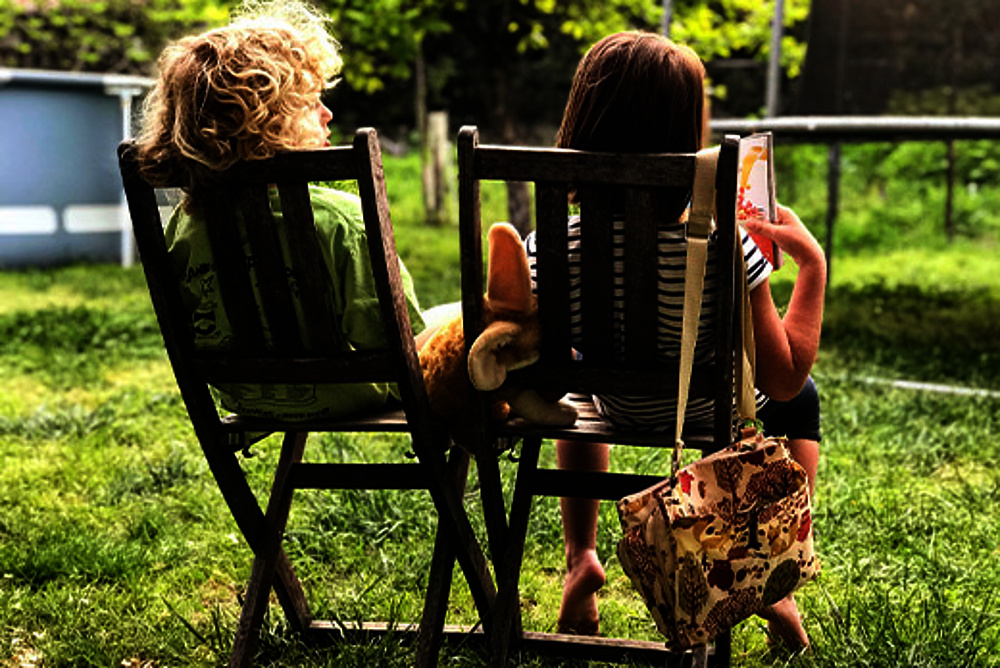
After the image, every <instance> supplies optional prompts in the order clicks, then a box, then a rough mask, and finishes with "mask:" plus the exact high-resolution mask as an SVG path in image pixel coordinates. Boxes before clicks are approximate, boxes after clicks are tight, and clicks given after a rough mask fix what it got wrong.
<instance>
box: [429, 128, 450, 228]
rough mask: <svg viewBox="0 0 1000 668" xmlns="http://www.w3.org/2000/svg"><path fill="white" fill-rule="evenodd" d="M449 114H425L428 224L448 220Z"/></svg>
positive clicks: (436, 223) (441, 222)
mask: <svg viewBox="0 0 1000 668" xmlns="http://www.w3.org/2000/svg"><path fill="white" fill-rule="evenodd" d="M449 155H450V153H449V150H448V112H446V111H432V112H431V113H429V114H428V115H427V161H426V162H425V163H424V175H423V176H424V178H423V181H424V208H425V210H426V220H427V224H428V225H441V224H443V223H445V222H447V221H448V219H449V217H450V216H449V215H448V161H449Z"/></svg>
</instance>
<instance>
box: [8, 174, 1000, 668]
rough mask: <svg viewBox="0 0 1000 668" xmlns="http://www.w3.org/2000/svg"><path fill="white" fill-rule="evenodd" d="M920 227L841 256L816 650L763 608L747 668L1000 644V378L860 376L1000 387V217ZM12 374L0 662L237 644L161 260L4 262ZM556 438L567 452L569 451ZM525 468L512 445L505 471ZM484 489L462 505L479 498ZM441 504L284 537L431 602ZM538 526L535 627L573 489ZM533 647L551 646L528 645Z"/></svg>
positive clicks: (322, 453)
mask: <svg viewBox="0 0 1000 668" xmlns="http://www.w3.org/2000/svg"><path fill="white" fill-rule="evenodd" d="M387 169H389V179H390V195H391V196H392V197H393V215H394V220H395V223H396V226H397V230H398V231H397V235H398V242H399V248H400V252H401V254H402V256H403V258H404V260H405V262H406V264H407V266H408V267H409V269H410V271H411V273H412V274H413V276H414V280H415V282H416V287H417V291H418V294H419V295H420V297H421V300H422V302H423V304H424V305H425V306H430V305H433V304H437V303H441V302H445V301H450V300H454V299H457V297H458V283H457V281H458V266H457V258H458V249H457V240H456V234H457V229H456V227H455V226H454V225H451V226H445V227H443V228H436V229H430V228H426V227H424V226H423V225H421V223H420V220H419V213H418V211H419V207H418V205H417V204H416V202H418V201H419V200H418V199H416V195H415V194H414V193H413V192H412V191H409V190H407V188H406V184H410V183H413V182H414V181H412V180H411V179H412V178H413V175H414V173H415V172H413V170H414V169H415V163H414V161H413V160H412V158H402V159H397V158H392V159H388V160H387ZM407 170H409V171H407ZM800 189H801V190H804V188H800ZM490 196H491V197H493V198H494V201H493V203H492V204H491V207H492V208H491V210H490V213H488V214H487V215H486V216H484V219H485V220H494V219H500V218H503V217H504V216H503V213H502V210H503V209H502V193H495V194H493V195H490ZM984 196H985V195H984ZM791 203H792V204H793V205H795V206H796V207H800V205H799V203H798V202H796V201H794V200H793V201H791ZM802 206H803V207H805V208H806V209H808V203H803V204H802ZM852 206H853V207H854V208H860V206H861V204H854V205H852ZM800 208H801V207H800ZM994 222H995V221H994ZM860 224H861V223H858V222H857V221H856V220H854V219H850V218H847V219H845V221H844V226H845V228H852V227H855V226H858V225H860ZM924 237H926V238H927V240H926V241H925V242H921V243H919V244H918V243H911V244H895V243H890V242H889V241H886V242H885V243H884V244H883V243H882V242H879V244H878V245H876V246H874V247H868V248H866V249H865V250H864V251H863V252H862V251H861V250H860V249H854V248H850V247H848V248H846V249H845V250H844V252H842V253H840V254H839V255H837V256H836V257H835V260H834V264H833V267H834V273H833V276H834V280H833V283H832V284H831V286H830V289H829V293H828V299H827V310H826V318H825V325H824V336H823V345H822V350H821V355H820V359H819V361H818V363H817V365H816V367H815V370H814V371H815V377H816V379H817V382H818V385H819V388H820V393H821V399H822V401H823V419H824V422H823V427H824V433H825V438H824V441H823V446H822V459H821V464H820V471H819V476H818V488H817V501H816V518H815V520H816V521H815V527H816V538H817V547H818V550H819V553H820V555H821V557H822V561H823V572H822V575H821V576H820V578H819V579H818V581H816V582H815V583H813V584H811V585H809V586H807V587H806V588H805V589H803V590H802V591H801V592H800V593H799V594H798V595H797V599H798V600H799V602H800V606H801V608H802V610H803V612H804V615H805V624H806V627H807V630H808V631H809V633H810V635H811V637H812V638H813V641H814V642H813V651H812V653H811V654H810V655H809V656H806V657H799V658H796V659H792V660H787V659H786V658H783V657H774V656H771V655H770V654H769V653H768V649H767V646H766V643H765V636H764V631H763V628H762V624H761V623H760V622H759V621H757V620H749V621H747V622H745V623H743V624H741V625H740V626H739V627H738V628H737V629H736V631H735V633H734V640H735V645H734V647H735V653H736V665H738V666H750V667H757V666H772V665H776V666H783V665H795V666H817V667H824V668H826V667H841V666H842V667H848V666H851V667H854V666H873V667H881V666H887V667H888V666H928V667H930V666H955V667H958V666H995V665H998V664H1000V659H997V657H1000V635H998V633H1000V604H998V594H1000V591H998V587H1000V559H998V558H997V552H998V547H997V546H998V545H1000V520H998V519H997V518H1000V448H998V447H997V445H996V434H997V433H998V431H1000V417H998V416H1000V399H998V398H996V397H995V396H992V397H991V396H978V397H977V396H966V395H957V394H945V393H929V392H919V391H913V390H902V389H896V388H893V387H890V386H887V385H882V384H878V383H872V382H868V381H862V380H859V379H862V378H886V379H906V380H915V381H924V382H936V383H951V384H956V385H960V386H963V387H977V388H984V389H989V390H993V391H1000V343H998V341H1000V332H998V329H1000V276H998V275H997V274H998V272H997V271H996V267H997V263H996V247H995V245H994V242H993V241H992V237H991V236H990V233H988V232H987V233H984V234H983V235H981V236H979V237H976V238H973V239H964V238H963V239H960V240H958V241H956V242H955V243H954V244H951V245H947V244H944V243H940V242H939V241H935V240H933V239H930V235H929V233H928V235H924ZM793 276H794V266H788V267H787V268H786V269H783V270H781V272H779V273H778V274H777V275H776V276H775V277H774V286H775V289H774V291H775V294H776V295H777V298H778V300H779V301H784V300H787V298H788V294H789V291H790V286H791V280H792V278H793ZM0 378H2V379H3V380H2V385H0V665H4V666H28V665H45V666H214V665H219V664H220V663H223V662H224V660H225V656H226V653H227V652H228V647H229V644H230V642H231V638H232V634H233V631H234V629H235V626H236V618H237V615H238V610H239V607H238V601H239V596H240V592H241V590H242V587H243V586H244V584H245V578H246V577H247V575H248V572H249V565H250V551H249V549H248V548H247V546H246V545H245V543H244V541H243V539H242V538H241V537H240V534H239V531H238V529H237V528H236V526H235V523H234V522H233V521H232V519H231V518H230V517H229V515H228V512H227V511H226V510H225V507H224V504H223V503H222V500H221V498H220V496H219V494H218V492H217V491H216V489H215V486H214V483H213V482H212V479H211V476H210V474H209V472H208V470H207V467H206V465H205V463H204V461H203V459H202V457H201V453H200V450H199V448H198V445H197V443H196V441H195V440H194V438H193V435H192V433H191V429H190V426H189V424H188V421H187V418H186V415H185V412H184V408H183V405H182V403H181V401H180V398H179V396H178V394H177V392H176V388H175V386H174V382H173V378H172V375H171V372H170V369H169V366H168V364H167V361H166V356H165V354H164V353H163V351H162V345H161V342H160V340H159V334H158V331H157V329H156V323H155V320H154V318H153V315H152V311H151V308H150V306H149V303H148V298H147V296H146V292H145V285H144V282H143V279H142V276H141V272H140V271H139V270H138V269H129V270H122V269H120V268H118V267H113V266H87V267H69V268H62V269H52V270H45V271H30V272H4V273H0ZM408 447H409V446H408V444H407V442H406V441H405V440H402V439H399V438H396V437H391V438H389V437H384V436H378V435H372V436H363V437H356V438H355V437H345V436H335V435H325V436H322V437H316V438H314V439H313V440H312V441H311V442H310V444H309V448H308V449H307V453H308V455H309V456H310V457H311V458H313V459H318V460H321V461H342V460H354V459H360V458H362V457H376V458H380V459H388V458H395V457H399V456H401V455H403V454H405V453H406V452H407V451H408ZM254 452H255V453H256V456H255V457H254V458H252V459H249V460H247V462H246V464H247V470H248V479H249V481H250V483H251V485H252V487H253V488H254V489H255V490H258V491H259V492H263V491H265V490H266V489H267V486H268V479H267V475H268V471H269V467H271V466H273V464H274V460H275V458H276V457H277V447H276V444H275V443H273V442H265V443H263V444H261V445H258V446H255V447H254ZM543 456H544V457H545V458H546V459H547V460H548V461H551V459H552V458H553V453H552V452H551V450H550V449H547V450H546V451H545V452H544V453H543ZM613 465H614V467H615V468H618V469H623V470H624V469H630V468H634V469H638V470H641V471H646V472H662V471H664V470H665V468H666V466H667V465H668V464H667V461H666V457H665V456H664V453H659V452H650V451H648V450H647V451H641V452H633V451H630V450H629V449H627V448H616V449H615V452H614V455H613ZM513 466H514V465H513V464H512V463H510V462H507V461H506V460H504V463H503V469H504V472H505V475H507V476H508V482H509V476H510V474H511V473H512V471H513ZM472 484H473V487H472V488H471V489H470V495H469V497H468V499H467V506H468V508H469V512H470V514H471V515H472V516H473V517H476V513H477V512H478V509H479V505H478V499H477V498H476V492H477V489H476V487H475V479H474V478H473V480H472ZM432 516H433V513H432V506H431V503H430V500H429V499H428V498H426V495H419V494H418V495H413V496H408V495H403V496H399V495H396V494H392V493H375V494H363V493H357V492H338V493H321V492H315V493H302V494H300V495H298V496H297V500H296V504H295V507H294V510H293V513H292V517H291V520H290V524H289V531H288V542H287V550H288V552H289V554H290V556H291V558H292V559H293V561H294V562H295V563H296V564H297V567H298V568H299V574H300V577H302V579H303V580H304V581H305V583H306V587H307V591H308V592H309V595H310V603H311V605H312V606H313V607H314V608H315V609H316V611H317V613H318V614H319V615H322V616H331V617H334V618H336V619H340V620H344V621H352V620H357V619H362V618H381V619H390V620H396V621H399V622H407V621H410V620H414V619H416V618H417V617H418V615H419V611H420V606H421V593H422V587H423V584H424V580H425V577H426V575H425V574H426V571H427V566H428V563H429V562H428V560H429V555H430V548H431V544H432V540H431V539H432V535H433V526H434V525H433V519H432ZM480 531H481V528H480ZM619 535H620V533H619V530H618V525H617V517H616V514H615V510H614V508H613V505H612V504H605V505H604V506H603V507H602V517H601V523H600V529H599V539H598V550H599V553H600V555H601V558H602V560H603V561H604V562H605V565H606V567H607V570H608V585H607V586H606V587H605V588H604V590H603V591H602V593H601V601H600V605H601V611H602V624H603V628H604V631H605V633H606V634H608V635H617V634H628V635H631V636H632V637H638V638H647V639H656V637H657V636H656V632H655V628H654V626H653V623H652V621H651V619H650V617H649V615H648V613H647V612H646V611H645V609H644V607H643V605H642V603H641V601H640V600H639V598H638V596H637V595H636V593H635V592H634V591H633V590H632V588H631V587H630V585H629V583H628V581H627V579H626V577H625V575H624V573H623V572H622V570H621V568H620V566H619V565H618V563H617V560H616V557H615V548H616V545H617V541H618V538H619ZM529 544H530V547H529V551H528V554H527V557H526V562H525V567H524V569H523V573H524V575H523V579H522V605H523V611H524V622H525V626H526V627H527V628H529V629H536V630H549V629H552V628H554V626H555V618H556V612H557V609H558V603H559V595H560V583H561V579H562V574H563V564H562V539H561V533H560V525H559V515H558V506H557V502H556V501H555V500H543V501H539V502H538V503H537V504H536V505H535V506H534V508H533V516H532V524H531V527H530V541H529ZM472 610H473V606H472V603H471V600H470V596H469V594H468V592H467V590H466V588H465V587H464V585H463V583H462V581H461V579H460V578H459V577H458V576H456V579H455V587H454V592H453V595H452V599H451V607H450V610H449V622H454V623H473V622H474V621H475V615H474V613H473V611H472ZM265 627H266V630H265V633H264V636H263V640H262V643H261V647H260V654H259V657H258V665H261V666H375V665H379V666H382V665H385V666H406V665H410V663H411V662H412V654H411V650H410V649H409V648H405V647H402V646H401V645H400V643H399V642H398V637H396V636H390V637H389V638H387V639H386V640H384V641H381V642H378V643H375V644H373V645H369V646H362V647H343V648H334V649H318V648H313V647H308V646H305V645H303V644H302V643H301V642H299V640H298V639H297V638H296V636H295V635H294V634H293V633H291V632H290V631H289V630H288V628H287V627H286V625H285V623H284V620H283V619H282V616H281V613H280V609H279V608H277V607H272V610H271V612H270V614H269V616H268V618H267V620H266V623H265ZM481 662H482V657H480V656H478V655H477V654H476V653H475V652H473V651H472V650H470V649H467V648H461V649H458V650H453V651H449V652H448V653H447V655H446V656H443V657H442V665H449V666H477V665H480V664H481ZM521 665H537V666H548V665H553V663H551V662H544V661H541V660H538V659H532V658H528V657H524V658H523V661H522V662H521Z"/></svg>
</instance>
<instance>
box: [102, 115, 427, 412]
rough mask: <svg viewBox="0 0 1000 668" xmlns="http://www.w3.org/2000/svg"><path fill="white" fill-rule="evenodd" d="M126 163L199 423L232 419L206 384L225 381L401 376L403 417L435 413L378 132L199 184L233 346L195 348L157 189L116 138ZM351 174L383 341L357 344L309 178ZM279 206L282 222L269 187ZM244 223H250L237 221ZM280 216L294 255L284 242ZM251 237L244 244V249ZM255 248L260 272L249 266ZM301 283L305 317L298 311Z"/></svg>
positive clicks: (141, 241) (136, 226) (148, 268)
mask: <svg viewBox="0 0 1000 668" xmlns="http://www.w3.org/2000/svg"><path fill="white" fill-rule="evenodd" d="M118 153H119V163H120V169H121V174H122V180H123V184H124V188H125V194H126V198H127V200H128V207H129V213H130V215H131V218H132V227H133V231H134V233H135V238H136V246H137V248H138V250H139V255H140V258H141V260H142V265H143V269H144V271H145V274H146V280H147V283H148V285H149V290H150V295H151V297H152V301H153V306H154V309H155V311H156V316H157V319H158V321H159V324H160V328H161V331H162V333H163V338H164V342H165V344H166V348H167V352H168V355H169V357H170V361H171V364H172V366H173V368H174V373H175V375H176V377H177V382H178V385H179V387H180V390H181V394H182V396H183V398H184V401H185V403H186V405H187V407H188V411H189V413H191V416H192V419H193V421H194V422H195V427H196V429H198V428H199V427H200V428H203V429H217V428H222V429H226V422H225V421H224V420H220V417H219V414H218V412H217V410H216V408H215V404H214V402H213V400H212V397H211V394H210V391H209V389H208V386H210V385H211V386H219V385H220V384H228V383H260V384H272V383H273V384H298V383H309V384H311V383H353V382H395V383H397V384H398V387H399V391H400V395H401V398H402V401H403V407H404V409H405V411H406V414H407V417H408V418H410V419H413V420H423V419H427V418H426V416H427V415H429V412H428V411H426V410H422V409H423V408H424V407H425V405H426V392H425V391H424V386H423V378H422V376H421V374H420V365H419V362H418V360H417V352H416V348H415V345H414V341H413V334H412V330H411V327H410V320H409V313H408V311H407V306H406V301H405V297H404V293H403V288H402V282H401V278H400V269H399V267H400V263H399V259H398V257H397V255H396V247H395V239H394V236H393V231H392V222H391V220H390V217H389V206H388V201H387V198H386V189H385V180H384V173H383V168H382V157H381V151H380V149H379V144H378V138H377V135H376V133H375V131H374V130H372V129H370V128H363V129H361V130H358V132H357V134H356V136H355V139H354V142H353V145H351V146H338V147H332V148H323V149H316V150H307V151H296V152H290V153H284V154H279V155H277V156H275V157H274V158H272V159H269V160H259V161H249V162H245V163H241V164H237V165H235V166H233V167H232V168H230V169H229V170H227V171H225V172H223V173H220V174H218V175H217V177H215V178H214V180H213V184H212V185H211V186H210V189H208V190H205V191H204V192H202V191H199V198H200V201H203V202H205V209H206V217H207V221H208V225H207V229H208V231H209V242H210V245H211V248H212V256H213V262H214V263H215V265H216V274H217V276H218V282H219V286H218V287H219V292H220V294H221V295H222V303H223V304H224V308H225V310H226V316H227V318H229V320H230V322H231V324H232V330H233V339H234V342H233V346H232V348H231V349H227V350H224V351H223V350H211V351H206V350H199V349H197V348H196V346H195V338H194V329H193V326H192V316H191V313H190V312H189V311H188V310H187V309H186V308H185V306H184V304H183V302H182V296H181V290H180V287H181V285H180V277H178V276H176V275H175V270H174V269H173V267H172V265H171V263H170V259H169V257H168V254H167V247H166V242H165V238H164V228H163V224H162V222H161V218H160V212H159V209H158V206H157V197H156V189H157V188H171V187H182V186H184V185H185V184H184V183H183V182H181V180H180V177H178V180H177V181H176V182H172V183H158V184H156V187H154V186H153V185H151V184H150V183H148V182H147V181H146V180H144V179H143V178H142V176H141V175H140V172H139V169H138V164H137V162H136V156H135V153H136V151H135V149H134V145H133V144H132V143H131V142H124V143H122V145H121V146H120V147H119V151H118ZM342 181H354V182H356V183H357V186H358V193H359V196H360V198H361V203H362V212H363V216H364V221H365V230H366V234H367V241H368V252H369V255H370V257H371V265H372V271H373V274H374V279H375V286H376V292H377V296H378V301H379V307H380V313H381V318H382V322H383V325H384V328H385V338H386V341H387V348H386V349H385V350H377V351H352V350H349V349H348V346H346V345H345V343H344V342H345V339H344V335H343V331H342V328H341V322H340V318H339V317H338V313H337V311H336V310H335V308H334V306H333V304H334V302H333V296H332V291H331V283H330V277H329V271H328V269H327V268H326V266H325V263H324V260H323V256H322V252H321V249H320V245H319V243H318V241H317V237H316V228H315V223H314V219H313V210H312V206H311V204H310V195H309V191H308V186H309V184H310V183H314V182H342ZM274 187H276V188H277V190H278V193H279V196H280V203H281V212H282V216H281V219H280V222H276V220H275V217H274V216H273V215H272V211H271V205H270V190H271V189H272V188H274ZM241 221H242V223H241ZM277 225H280V226H282V227H283V228H284V229H283V237H284V239H285V243H286V244H287V250H288V252H287V257H286V256H284V255H283V253H282V246H281V244H280V243H279V241H278V230H277ZM244 242H245V243H246V245H247V250H245V249H244ZM248 253H249V257H251V258H252V265H253V277H254V278H252V277H251V276H252V275H251V273H250V271H249V268H248V259H247V258H248ZM293 290H294V291H295V292H296V293H297V298H298V299H299V300H300V304H301V315H299V316H297V315H296V313H295V312H294V310H293V306H292V305H293V303H294V301H293V299H292V291H293Z"/></svg>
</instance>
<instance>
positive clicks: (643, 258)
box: [624, 188, 659, 368]
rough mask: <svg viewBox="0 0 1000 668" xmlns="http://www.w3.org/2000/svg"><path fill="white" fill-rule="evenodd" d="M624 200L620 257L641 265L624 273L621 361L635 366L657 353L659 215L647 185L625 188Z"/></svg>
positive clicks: (631, 263) (654, 357)
mask: <svg viewBox="0 0 1000 668" xmlns="http://www.w3.org/2000/svg"><path fill="white" fill-rule="evenodd" d="M626 202H627V203H628V206H627V209H626V217H625V253H624V257H625V258H628V262H629V264H630V265H636V266H638V267H642V270H640V271H626V272H625V360H626V362H627V363H628V365H629V366H630V367H632V368H635V367H641V366H642V365H643V364H647V363H648V360H651V359H656V358H657V356H658V351H657V336H658V329H659V326H658V323H659V315H658V313H659V299H658V292H659V268H658V267H659V253H658V251H659V239H658V236H657V223H658V222H659V218H658V217H657V215H656V208H655V206H654V195H653V193H652V192H651V191H650V190H649V189H648V188H629V189H628V191H627V196H626Z"/></svg>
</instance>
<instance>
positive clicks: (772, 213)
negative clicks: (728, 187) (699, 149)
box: [736, 132, 782, 269]
mask: <svg viewBox="0 0 1000 668" xmlns="http://www.w3.org/2000/svg"><path fill="white" fill-rule="evenodd" d="M773 155H774V138H773V136H772V135H771V133H770V132H760V133H757V134H752V135H750V136H748V137H743V138H742V139H740V157H739V160H740V170H739V179H740V182H739V184H738V185H739V188H738V189H737V194H736V220H737V221H738V222H739V223H741V224H742V223H743V222H744V221H745V220H746V219H747V218H749V217H750V216H752V215H754V214H755V213H759V214H763V215H764V216H765V217H766V218H767V219H768V220H770V221H772V222H773V221H774V220H776V219H777V205H776V203H775V197H774V161H773V160H772V157H773ZM750 236H751V237H752V238H753V240H754V243H756V244H757V247H758V248H760V251H761V253H763V254H764V257H766V258H767V261H768V262H770V263H771V266H772V267H774V268H775V269H778V268H779V267H781V264H782V262H781V249H780V248H778V245H777V244H776V243H774V242H773V241H771V240H770V239H764V238H762V237H759V236H757V235H754V234H751V235H750Z"/></svg>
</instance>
